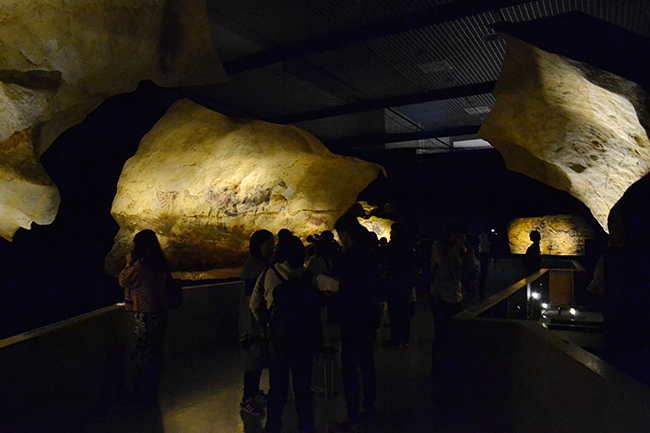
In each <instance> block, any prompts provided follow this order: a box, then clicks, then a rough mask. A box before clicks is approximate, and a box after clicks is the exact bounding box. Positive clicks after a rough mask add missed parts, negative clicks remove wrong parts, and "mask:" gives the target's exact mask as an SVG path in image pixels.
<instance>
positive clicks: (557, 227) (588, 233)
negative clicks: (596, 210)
mask: <svg viewBox="0 0 650 433" xmlns="http://www.w3.org/2000/svg"><path fill="white" fill-rule="evenodd" d="M533 230H537V231H539V233H540V234H541V235H542V240H541V242H540V244H539V246H540V250H541V253H542V254H545V255H552V256H579V255H584V253H585V242H586V241H587V239H593V238H594V232H593V230H592V229H591V227H589V224H587V222H586V221H585V220H584V219H583V218H581V217H579V216H575V215H547V216H543V217H536V218H518V219H516V220H513V221H511V222H510V224H509V226H508V242H509V244H510V252H511V253H512V254H526V250H527V249H528V247H529V246H530V244H531V243H532V242H531V240H530V232H532V231H533Z"/></svg>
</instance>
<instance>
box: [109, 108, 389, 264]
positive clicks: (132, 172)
mask: <svg viewBox="0 0 650 433" xmlns="http://www.w3.org/2000/svg"><path fill="white" fill-rule="evenodd" d="M382 171H383V168H382V167H380V166H378V165H376V164H371V163H368V162H365V161H361V160H359V159H355V158H349V157H343V156H338V155H334V154H333V153H331V152H330V151H329V150H328V149H327V148H326V147H325V146H324V145H323V144H322V143H320V142H319V141H318V140H317V139H316V138H314V137H313V136H312V135H311V134H309V133H307V132H305V131H302V130H300V129H297V128H295V127H291V126H281V125H275V124H270V123H265V122H260V121H239V120H234V119H230V118H228V117H226V116H223V115H221V114H219V113H215V112H213V111H210V110H208V109H206V108H204V107H201V106H199V105H196V104H194V103H193V102H190V101H188V100H183V101H178V102H177V103H175V104H174V105H173V106H172V107H171V108H170V109H169V110H168V112H167V113H166V114H165V116H163V118H162V119H161V120H160V121H159V122H158V123H157V124H156V125H155V126H154V128H153V129H152V130H151V131H150V132H149V133H148V134H147V135H146V136H145V137H144V138H143V140H142V142H141V143H140V147H139V148H138V151H137V152H136V154H135V155H134V156H133V157H132V158H131V159H129V160H128V161H127V162H126V164H125V166H124V169H123V171H122V175H121V176H120V180H119V182H118V186H117V194H116V196H115V199H114V201H113V207H112V210H111V213H112V215H113V217H114V218H115V221H117V223H118V224H119V226H120V231H119V233H118V234H117V236H116V238H115V244H114V246H113V249H112V250H111V252H110V253H109V255H108V257H107V258H106V270H107V272H108V273H109V274H113V275H114V274H115V273H117V272H118V271H119V269H121V267H122V265H123V263H124V257H125V255H126V254H127V252H128V251H129V250H130V248H131V242H132V241H131V240H132V237H133V235H134V233H135V232H137V231H139V230H142V229H145V228H151V229H153V230H154V231H156V232H157V233H158V236H159V239H160V241H161V244H162V246H163V249H164V250H165V253H166V255H167V257H168V258H169V260H170V262H171V265H172V268H173V269H174V270H175V271H182V272H196V274H195V275H199V273H200V272H202V271H207V270H211V269H222V268H234V267H237V266H241V265H242V263H243V261H244V259H245V258H246V256H247V254H248V242H249V238H250V235H251V234H252V233H253V232H254V231H255V230H258V229H262V228H263V229H267V230H270V231H272V232H273V233H277V232H278V231H279V230H280V229H282V228H288V229H289V230H291V231H292V232H294V233H295V234H296V235H298V236H300V237H301V238H303V239H306V237H307V236H308V235H309V234H314V233H321V232H322V231H323V230H326V229H328V230H331V229H332V228H333V225H334V223H335V222H336V219H337V218H338V217H339V216H340V215H342V214H343V213H344V212H345V211H346V210H347V209H348V208H350V207H351V206H352V205H353V204H354V203H355V201H356V198H357V196H358V195H359V193H360V192H361V191H362V190H363V189H364V188H365V187H366V186H368V184H370V182H372V181H373V180H374V179H376V178H377V176H378V175H379V173H380V172H382ZM185 275H186V276H187V274H185Z"/></svg>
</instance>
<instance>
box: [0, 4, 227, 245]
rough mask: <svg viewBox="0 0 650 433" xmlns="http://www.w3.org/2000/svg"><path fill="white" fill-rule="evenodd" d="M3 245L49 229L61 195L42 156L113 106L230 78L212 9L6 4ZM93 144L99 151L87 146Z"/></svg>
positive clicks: (1, 103)
mask: <svg viewBox="0 0 650 433" xmlns="http://www.w3.org/2000/svg"><path fill="white" fill-rule="evenodd" d="M0 16H2V25H1V26H0V46H1V47H2V48H1V49H0V113H1V114H2V115H1V116H0V156H1V157H2V160H1V161H0V190H2V194H1V195H0V221H2V223H1V224H0V236H2V237H3V238H5V239H7V240H12V239H13V236H14V234H15V232H16V230H18V229H19V228H21V227H22V228H26V229H29V228H30V227H31V224H32V222H35V223H37V224H50V223H51V222H52V221H53V219H54V217H55V216H56V213H57V210H58V205H59V201H60V197H59V192H58V189H57V187H56V185H54V184H53V183H52V181H51V180H50V178H49V176H48V175H47V173H46V172H45V170H44V169H43V167H42V166H41V164H40V161H39V157H40V156H41V155H42V154H43V152H45V151H46V150H47V148H48V147H49V146H50V145H51V144H52V142H53V141H54V140H55V139H56V138H57V137H58V136H59V135H60V134H61V133H62V132H64V131H65V130H67V129H68V128H70V127H71V126H73V125H76V124H78V123H80V122H82V121H83V120H84V119H85V117H86V116H87V115H88V113H90V112H91V111H93V110H94V109H95V108H97V107H98V106H99V104H101V103H102V102H103V101H104V100H105V99H106V98H108V97H110V96H112V95H116V94H119V93H127V92H132V91H134V90H135V89H136V88H137V86H138V84H139V83H140V82H141V81H143V80H152V81H153V82H154V83H156V84H157V85H159V86H180V85H197V84H205V83H217V82H221V81H223V80H224V79H225V73H224V72H223V69H222V67H221V61H220V60H219V58H218V56H217V55H216V53H215V52H214V51H213V49H212V40H211V35H210V27H209V20H208V13H207V6H206V4H205V0H178V1H174V2H170V1H168V0H147V1H136V2H134V1H125V0H97V1H92V2H90V1H85V0H39V1H36V0H13V1H12V0H7V1H3V2H2V3H0ZM88 145H92V143H88Z"/></svg>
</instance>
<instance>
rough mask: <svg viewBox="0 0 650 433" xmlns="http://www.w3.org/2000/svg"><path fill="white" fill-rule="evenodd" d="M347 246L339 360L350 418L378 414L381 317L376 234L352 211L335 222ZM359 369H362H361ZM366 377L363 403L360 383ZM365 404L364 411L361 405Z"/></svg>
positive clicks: (341, 293) (342, 267)
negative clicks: (377, 347) (377, 354)
mask: <svg viewBox="0 0 650 433" xmlns="http://www.w3.org/2000/svg"><path fill="white" fill-rule="evenodd" d="M335 229H336V232H337V234H338V236H339V239H340V241H341V246H342V247H343V254H342V257H341V264H340V276H339V278H340V279H339V291H338V293H337V294H336V300H335V303H334V304H335V305H336V309H337V318H338V320H339V323H340V327H341V363H342V375H343V385H344V389H345V398H346V402H347V412H348V417H349V422H350V423H358V422H360V421H361V419H362V418H363V417H364V416H365V417H369V418H373V417H374V416H375V415H376V408H375V399H376V396H377V374H376V371H375V357H374V353H375V352H374V351H375V341H376V338H377V328H378V327H379V321H380V319H381V314H382V311H381V307H380V300H381V297H380V296H379V293H378V287H379V275H378V274H379V260H378V256H377V254H376V250H375V248H374V246H373V245H372V244H371V239H372V237H370V236H368V231H367V230H366V229H365V228H364V227H363V226H361V225H360V224H359V222H358V221H357V220H356V218H355V217H354V216H352V215H350V214H346V215H343V216H342V217H341V218H339V220H338V221H337V222H336V225H335ZM357 369H358V370H357ZM359 372H360V373H361V379H362V381H363V404H361V389H360V387H359ZM362 407H363V411H361V408H362Z"/></svg>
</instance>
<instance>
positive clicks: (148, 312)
mask: <svg viewBox="0 0 650 433" xmlns="http://www.w3.org/2000/svg"><path fill="white" fill-rule="evenodd" d="M170 282H171V274H170V272H169V269H168V266H167V261H166V260H165V257H164V256H163V253H162V250H161V248H160V244H159V243H158V238H157V237H156V234H155V233H154V232H153V231H151V230H142V231H141V232H138V233H137V234H136V235H135V236H134V237H133V251H132V252H130V253H129V255H128V256H127V258H126V266H125V267H124V269H123V270H122V271H121V272H120V275H119V283H120V286H122V287H123V288H124V308H125V310H126V311H127V312H132V313H134V315H135V328H134V335H133V336H134V339H133V352H132V358H131V361H132V363H131V364H132V365H131V382H132V389H131V390H130V393H131V395H130V396H129V398H128V400H130V401H129V403H130V404H147V403H152V402H154V401H155V400H156V399H157V398H158V391H159V388H160V379H161V373H162V362H163V343H164V339H165V333H166V330H167V321H168V313H169V300H168V297H167V296H168V293H167V291H168V287H169V284H170Z"/></svg>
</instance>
